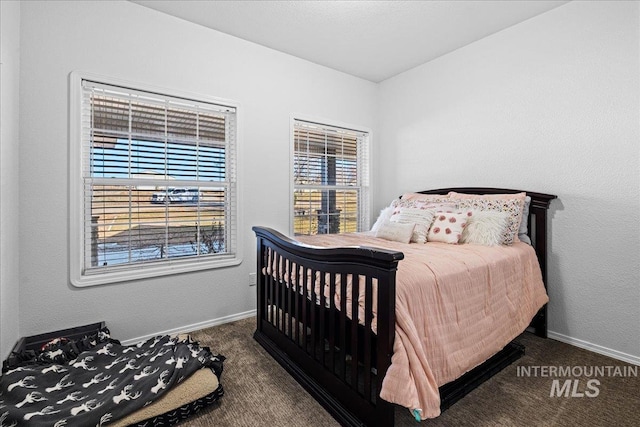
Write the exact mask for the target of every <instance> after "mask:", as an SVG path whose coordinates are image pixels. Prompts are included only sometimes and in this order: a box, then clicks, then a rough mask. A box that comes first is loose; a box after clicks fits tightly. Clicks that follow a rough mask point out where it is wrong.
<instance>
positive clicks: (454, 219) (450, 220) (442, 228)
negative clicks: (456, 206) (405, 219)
mask: <svg viewBox="0 0 640 427" xmlns="http://www.w3.org/2000/svg"><path fill="white" fill-rule="evenodd" d="M468 218H469V213H468V212H445V211H438V212H436V213H435V215H434V219H433V224H431V228H430V229H429V233H428V234H427V241H429V242H442V243H453V244H456V243H458V242H459V241H460V236H462V231H463V230H464V228H465V227H466V225H467V220H468Z"/></svg>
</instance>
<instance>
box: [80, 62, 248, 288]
mask: <svg viewBox="0 0 640 427" xmlns="http://www.w3.org/2000/svg"><path fill="white" fill-rule="evenodd" d="M72 85H73V86H72V92H73V91H74V89H76V90H77V92H75V95H74V96H72V102H76V103H77V104H79V108H76V109H75V114H77V116H78V120H79V122H78V124H77V128H79V134H78V135H77V138H76V139H77V140H79V141H74V139H73V138H72V152H73V154H78V153H79V155H78V156H77V157H76V158H75V161H73V162H72V167H73V169H72V171H74V172H75V176H72V209H71V211H72V216H73V215H75V216H76V218H77V219H76V220H74V219H72V222H71V229H72V231H76V228H77V229H79V230H81V232H79V234H78V235H76V236H75V237H74V236H73V233H72V252H75V253H74V254H72V275H73V276H72V282H73V283H74V284H75V285H77V286H87V285H91V284H100V283H107V282H115V281H122V280H129V279H132V278H139V277H151V276H156V275H163V274H171V273H177V272H183V271H191V270H194V269H203V268H211V267H215V266H221V265H229V264H234V263H236V264H237V263H239V260H238V258H237V247H236V242H237V236H236V233H237V224H236V222H237V218H236V179H235V151H236V108H235V107H233V106H231V105H221V104H220V103H215V102H210V101H207V100H204V99H202V100H196V99H193V98H191V97H187V96H179V95H177V96H176V95H168V94H161V93H159V91H155V90H154V91H147V90H143V89H142V88H139V89H133V88H131V86H132V85H131V84H124V85H123V84H113V83H106V82H105V81H104V79H103V80H98V79H95V78H90V77H86V76H85V77H81V76H79V75H77V74H75V73H74V75H73V77H72ZM75 86H79V87H75ZM72 105H73V104H72ZM75 127H76V126H75V125H72V130H74V128H75ZM73 163H75V164H73ZM74 263H75V264H74Z"/></svg>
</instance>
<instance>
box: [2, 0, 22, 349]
mask: <svg viewBox="0 0 640 427" xmlns="http://www.w3.org/2000/svg"><path fill="white" fill-rule="evenodd" d="M0 18H1V22H0V31H1V33H0V42H1V43H2V46H1V48H0V64H1V65H0V80H1V81H0V87H2V90H0V359H4V355H6V354H8V353H9V351H11V348H12V347H13V345H14V344H15V342H16V340H17V339H18V337H19V334H18V331H19V326H18V315H19V311H18V292H19V287H18V283H19V282H18V281H19V277H18V274H19V272H18V247H19V239H18V222H19V221H18V218H19V210H18V161H19V158H18V152H19V123H20V120H19V116H18V112H19V105H20V102H19V92H20V91H19V88H20V3H19V2H14V1H2V2H0Z"/></svg>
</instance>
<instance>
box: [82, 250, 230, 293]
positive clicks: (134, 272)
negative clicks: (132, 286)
mask: <svg viewBox="0 0 640 427" xmlns="http://www.w3.org/2000/svg"><path fill="white" fill-rule="evenodd" d="M240 263H242V259H241V258H237V257H234V256H229V257H226V258H222V259H221V258H218V259H214V260H206V261H205V260H203V259H201V258H200V259H193V260H174V261H165V262H163V263H162V264H161V265H138V266H130V267H128V268H127V267H124V268H122V269H117V270H116V269H114V270H111V271H106V272H93V273H89V274H82V273H80V272H78V273H80V274H77V275H76V274H73V273H72V276H71V280H70V281H71V284H72V285H73V286H75V287H77V288H84V287H89V286H99V285H106V284H110V283H118V282H129V281H133V280H141V279H149V278H154V277H163V276H169V275H173V274H184V273H190V272H196V271H202V270H212V269H216V268H224V267H232V266H235V265H239V264H240Z"/></svg>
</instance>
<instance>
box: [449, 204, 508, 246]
mask: <svg viewBox="0 0 640 427" xmlns="http://www.w3.org/2000/svg"><path fill="white" fill-rule="evenodd" d="M507 225H508V214H507V213H505V212H494V211H472V214H471V215H470V216H469V220H468V221H467V225H466V227H465V228H464V230H463V231H462V237H461V238H460V242H461V243H476V244H479V245H485V246H498V245H501V244H502V236H503V234H504V230H505V229H506V228H507Z"/></svg>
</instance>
